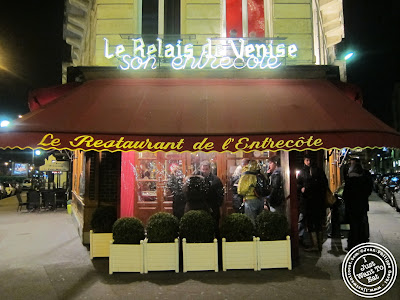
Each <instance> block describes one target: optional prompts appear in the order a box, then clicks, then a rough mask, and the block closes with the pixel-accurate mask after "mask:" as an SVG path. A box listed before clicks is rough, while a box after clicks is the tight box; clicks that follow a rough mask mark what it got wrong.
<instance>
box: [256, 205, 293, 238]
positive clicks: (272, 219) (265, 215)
mask: <svg viewBox="0 0 400 300" xmlns="http://www.w3.org/2000/svg"><path fill="white" fill-rule="evenodd" d="M256 234H257V236H258V237H259V238H260V240H261V241H277V240H285V239H286V236H287V235H288V234H289V223H288V221H287V219H286V216H284V215H283V214H280V213H277V212H270V211H263V212H262V213H261V214H259V215H258V216H257V218H256Z"/></svg>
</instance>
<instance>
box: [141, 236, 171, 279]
mask: <svg viewBox="0 0 400 300" xmlns="http://www.w3.org/2000/svg"><path fill="white" fill-rule="evenodd" d="M171 270H172V271H175V272H176V273H179V240H178V239H175V242H174V243H149V242H148V240H147V239H145V240H144V272H145V273H147V272H148V271H171Z"/></svg>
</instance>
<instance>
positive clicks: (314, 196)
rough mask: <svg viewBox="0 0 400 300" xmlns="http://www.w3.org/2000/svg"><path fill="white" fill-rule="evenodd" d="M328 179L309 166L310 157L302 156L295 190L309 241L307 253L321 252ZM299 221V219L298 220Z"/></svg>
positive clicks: (314, 167)
mask: <svg viewBox="0 0 400 300" xmlns="http://www.w3.org/2000/svg"><path fill="white" fill-rule="evenodd" d="M327 188H328V179H327V178H326V175H325V173H324V171H323V170H322V169H320V168H318V167H316V166H314V165H312V164H311V157H310V156H308V155H307V154H306V155H305V156H304V166H303V169H302V170H301V171H300V173H299V175H298V177H297V189H298V193H299V195H300V210H299V211H300V213H304V221H305V225H306V228H307V231H308V233H309V235H310V239H311V247H310V248H308V249H306V250H307V251H318V250H319V251H321V250H322V226H323V223H324V222H325V218H326V206H325V197H326V191H327ZM299 219H300V218H299Z"/></svg>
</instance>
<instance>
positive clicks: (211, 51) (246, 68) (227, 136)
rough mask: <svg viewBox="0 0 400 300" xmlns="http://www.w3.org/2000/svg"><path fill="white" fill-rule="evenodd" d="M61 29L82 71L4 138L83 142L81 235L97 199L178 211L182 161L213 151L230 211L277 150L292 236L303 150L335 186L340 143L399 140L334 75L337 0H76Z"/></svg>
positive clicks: (186, 164)
mask: <svg viewBox="0 0 400 300" xmlns="http://www.w3.org/2000/svg"><path fill="white" fill-rule="evenodd" d="M64 37H65V40H66V42H67V43H68V44H69V45H71V62H70V63H65V64H64V73H63V81H64V83H72V82H81V83H82V84H80V85H79V86H78V87H75V88H74V89H71V90H70V91H68V92H66V93H65V94H64V95H63V96H61V97H60V98H58V99H56V100H54V101H53V102H51V103H50V104H48V105H46V106H44V107H43V108H41V109H39V110H37V111H35V113H31V114H28V115H27V116H26V117H24V118H22V120H20V121H18V122H19V123H18V124H16V125H15V128H17V129H15V131H13V129H11V132H10V133H4V134H3V133H2V134H1V135H0V146H1V147H15V146H18V147H20V148H25V147H31V148H42V149H69V150H72V151H74V157H73V175H72V211H73V218H74V220H75V221H76V224H77V228H78V230H79V232H80V235H81V237H82V241H83V242H84V243H88V237H89V230H90V220H91V215H92V213H93V210H94V209H95V208H96V207H98V206H104V205H115V206H117V208H118V212H119V216H120V217H126V216H135V217H138V218H140V219H141V220H142V221H144V222H146V221H147V219H148V218H149V217H150V216H151V215H152V214H154V213H156V212H158V211H168V212H172V195H171V192H170V191H169V190H168V188H167V186H166V182H167V180H168V178H169V176H170V174H171V170H172V168H171V166H173V165H177V166H179V168H180V169H181V171H182V173H183V174H184V175H185V176H188V175H190V174H192V173H193V172H195V171H197V170H198V169H199V166H200V162H201V161H203V160H207V161H209V162H210V163H211V169H212V172H213V173H214V174H215V175H217V176H218V177H219V178H220V179H221V181H222V183H223V185H224V189H225V199H224V203H223V206H222V207H221V213H222V216H225V215H227V214H229V213H231V212H232V190H231V187H230V179H231V177H232V175H233V173H234V171H235V169H236V168H237V166H238V165H239V164H240V162H241V160H242V158H250V159H254V160H257V161H258V162H259V164H260V165H261V166H263V165H266V162H267V159H268V158H270V157H272V156H275V155H278V156H279V157H280V160H281V165H282V174H283V177H284V183H285V184H284V191H285V198H286V200H285V201H286V213H287V216H288V219H289V221H290V227H291V235H292V245H293V248H294V249H296V248H297V217H298V207H297V195H296V171H298V169H299V168H300V167H301V166H302V159H301V158H302V156H303V154H304V151H307V152H308V153H309V154H311V155H312V156H313V157H314V158H315V161H317V162H318V164H319V165H320V166H321V167H324V168H325V171H326V173H327V175H328V178H329V180H330V187H331V189H332V190H334V189H335V188H336V187H337V186H338V185H339V184H340V182H341V178H340V171H339V167H338V166H339V161H340V159H339V157H340V150H341V149H342V148H357V147H359V148H365V147H383V146H388V147H396V146H397V147H398V146H400V136H399V134H398V133H397V132H396V131H394V130H393V129H391V128H389V127H387V126H386V125H384V124H383V123H382V122H380V121H379V120H377V119H376V118H374V117H373V116H372V115H370V114H369V113H368V112H366V111H365V110H363V109H362V107H361V106H360V105H359V104H358V103H357V102H356V101H354V99H351V98H349V97H347V96H346V94H345V93H344V92H343V90H342V89H340V88H338V87H337V85H335V82H340V81H344V80H345V65H344V63H343V61H341V60H339V59H337V57H336V54H335V45H336V44H337V43H339V42H340V41H341V40H342V38H343V37H344V28H343V8H342V1H341V0H319V1H318V0H301V1H300V0H238V1H232V0H181V1H164V0H155V1H150V0H146V1H142V0H118V1H116V0H96V1H84V0H70V1H69V2H68V4H67V7H66V19H65V28H64ZM344 111H345V112H346V113H343V112H344ZM39 120H40V121H39ZM28 125H29V126H28ZM28 131H29V139H26V138H24V137H26V133H27V132H28ZM295 252H296V251H295Z"/></svg>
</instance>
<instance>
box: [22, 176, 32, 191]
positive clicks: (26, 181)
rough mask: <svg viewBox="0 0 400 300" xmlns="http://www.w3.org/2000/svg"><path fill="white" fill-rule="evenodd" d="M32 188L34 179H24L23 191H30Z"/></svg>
mask: <svg viewBox="0 0 400 300" xmlns="http://www.w3.org/2000/svg"><path fill="white" fill-rule="evenodd" d="M31 187H32V179H24V181H23V182H22V189H23V190H29V189H30V188H31Z"/></svg>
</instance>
